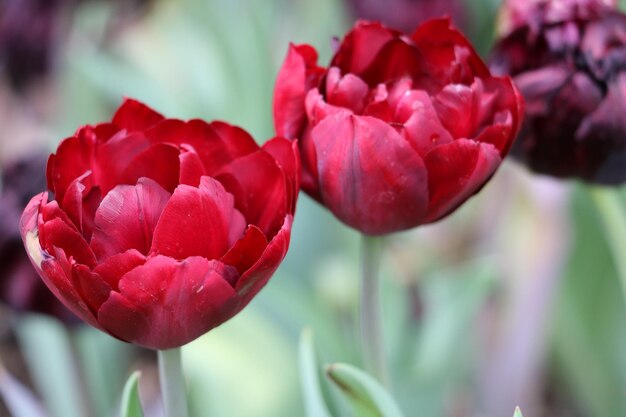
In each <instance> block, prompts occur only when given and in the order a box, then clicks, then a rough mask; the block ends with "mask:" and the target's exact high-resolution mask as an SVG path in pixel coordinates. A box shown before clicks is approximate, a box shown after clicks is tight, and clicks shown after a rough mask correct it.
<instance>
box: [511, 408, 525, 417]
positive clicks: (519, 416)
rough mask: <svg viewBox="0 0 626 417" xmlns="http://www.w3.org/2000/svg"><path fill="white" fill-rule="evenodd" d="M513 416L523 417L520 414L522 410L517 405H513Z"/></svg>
mask: <svg viewBox="0 0 626 417" xmlns="http://www.w3.org/2000/svg"><path fill="white" fill-rule="evenodd" d="M513 417H524V416H523V415H522V410H520V409H519V407H515V414H513Z"/></svg>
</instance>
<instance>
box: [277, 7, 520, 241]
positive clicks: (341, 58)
mask: <svg viewBox="0 0 626 417" xmlns="http://www.w3.org/2000/svg"><path fill="white" fill-rule="evenodd" d="M316 61H317V54H316V51H315V50H314V49H313V48H312V47H311V46H308V45H299V46H295V45H292V46H291V47H290V48H289V52H288V53H287V57H286V59H285V62H284V63H283V66H282V68H281V70H280V72H279V74H278V79H277V81H276V87H275V92H274V122H275V126H276V131H277V132H278V134H279V135H281V136H286V137H288V138H299V139H300V142H299V144H300V153H301V155H302V165H303V177H302V186H303V189H304V190H305V191H306V192H307V193H309V194H310V195H311V196H313V197H314V198H315V199H317V200H318V201H319V202H320V203H322V204H324V205H325V206H326V207H328V208H329V209H330V210H331V211H332V212H333V213H334V214H335V215H336V216H337V217H338V218H339V219H340V220H342V221H343V222H345V223H346V224H348V225H350V226H352V227H354V228H356V229H358V230H360V231H362V232H364V233H367V234H384V233H390V232H394V231H398V230H403V229H408V228H411V227H414V226H417V225H419V224H424V223H429V222H433V221H436V220H438V219H440V218H442V217H444V216H445V215H447V214H449V213H451V212H452V211H453V210H454V209H456V208H457V207H458V206H459V205H460V204H462V203H463V202H464V201H465V200H466V199H467V198H469V197H470V196H472V195H473V194H474V193H476V192H477V191H478V190H479V189H480V188H481V187H482V186H483V185H484V184H485V182H486V181H487V180H488V179H489V178H490V177H491V175H493V173H494V172H495V170H496V168H497V167H498V166H499V165H500V162H501V161H502V158H503V157H504V155H505V154H506V153H507V151H508V149H509V147H510V145H511V143H512V141H513V138H514V137H515V134H516V132H517V130H518V126H519V124H520V114H521V107H522V101H521V98H520V97H519V96H518V94H517V91H516V89H515V87H514V86H513V83H512V81H511V80H510V79H509V78H506V77H505V78H496V77H492V76H491V74H490V73H489V70H488V69H487V67H486V66H485V64H484V63H483V62H482V61H481V59H480V58H479V57H478V55H477V54H476V52H475V51H474V49H473V48H472V46H471V45H470V43H469V42H468V41H467V40H466V39H465V37H463V35H462V34H461V33H460V32H458V31H457V30H455V29H453V28H452V27H451V26H450V22H449V21H448V20H447V19H440V20H432V21H429V22H428V23H425V24H424V25H422V26H421V27H419V28H418V29H417V30H416V31H415V33H413V34H412V35H410V36H409V35H403V34H401V33H399V32H397V31H394V30H391V29H388V28H386V27H385V26H382V25H381V24H379V23H369V22H363V21H362V22H358V23H357V24H356V26H355V27H354V29H352V31H350V32H349V33H348V34H347V35H346V37H345V38H344V39H343V41H342V42H341V44H340V46H339V49H338V50H337V53H336V54H335V56H334V57H333V59H332V61H331V63H330V67H329V68H323V67H319V66H318V65H317V63H316Z"/></svg>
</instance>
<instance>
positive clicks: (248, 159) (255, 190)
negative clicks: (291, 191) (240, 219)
mask: <svg viewBox="0 0 626 417" xmlns="http://www.w3.org/2000/svg"><path fill="white" fill-rule="evenodd" d="M216 178H217V179H218V180H219V181H220V182H221V183H222V184H224V187H225V188H226V190H228V191H229V192H230V193H231V194H233V195H234V196H235V201H236V203H237V209H238V210H239V211H241V213H242V214H243V215H244V217H245V218H246V220H247V222H248V224H254V225H255V226H258V227H259V229H261V230H262V231H263V233H264V234H265V235H266V236H268V237H271V236H274V235H275V234H276V232H278V230H279V229H280V227H281V224H282V221H283V219H284V218H285V214H286V213H287V210H288V209H289V208H290V207H291V206H292V204H291V202H290V201H288V197H289V195H288V193H287V183H286V181H285V175H284V174H283V172H282V170H281V169H280V168H279V167H278V165H277V163H276V161H275V160H274V158H272V156H271V155H270V154H268V153H267V152H265V151H263V150H259V151H257V152H255V153H253V154H250V155H246V156H244V157H242V158H239V159H236V160H234V161H233V162H231V163H230V164H229V165H228V166H226V167H225V168H224V169H223V170H222V171H221V172H220V173H219V174H218V175H217V176H216Z"/></svg>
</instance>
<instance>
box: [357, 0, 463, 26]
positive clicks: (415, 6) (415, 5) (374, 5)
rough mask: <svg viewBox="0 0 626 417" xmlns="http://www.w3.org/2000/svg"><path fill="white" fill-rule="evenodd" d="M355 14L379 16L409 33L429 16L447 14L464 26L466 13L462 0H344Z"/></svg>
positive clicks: (381, 19) (385, 21)
mask: <svg viewBox="0 0 626 417" xmlns="http://www.w3.org/2000/svg"><path fill="white" fill-rule="evenodd" d="M347 3H348V5H349V7H350V9H351V11H352V14H353V15H354V17H355V18H358V19H366V20H378V21H380V22H382V23H384V24H385V25H387V26H389V27H393V28H396V29H398V30H399V31H400V32H404V33H412V32H413V31H414V30H415V28H416V27H417V26H418V25H419V24H420V23H423V22H425V21H426V20H428V19H431V18H435V17H443V16H448V17H450V18H451V19H452V21H453V22H454V24H455V25H456V26H458V27H461V28H463V27H465V24H466V23H467V22H466V20H467V15H466V13H465V7H464V3H463V0H386V1H382V0H347Z"/></svg>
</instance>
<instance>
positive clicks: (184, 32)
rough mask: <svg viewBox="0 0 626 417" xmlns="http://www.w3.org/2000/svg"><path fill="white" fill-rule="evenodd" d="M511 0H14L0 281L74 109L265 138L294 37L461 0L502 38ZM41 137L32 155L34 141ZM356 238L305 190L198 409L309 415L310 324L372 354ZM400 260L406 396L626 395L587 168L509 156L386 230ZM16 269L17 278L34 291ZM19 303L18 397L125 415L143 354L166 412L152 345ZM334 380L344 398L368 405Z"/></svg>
mask: <svg viewBox="0 0 626 417" xmlns="http://www.w3.org/2000/svg"><path fill="white" fill-rule="evenodd" d="M520 1H522V0H520ZM381 5H382V7H381ZM498 6H499V1H498V0H457V1H444V0H422V1H421V2H420V1H418V0H413V1H411V0H393V1H390V0H388V1H386V2H385V1H380V0H379V1H374V0H369V1H367V0H363V1H359V0H351V1H348V0H346V1H342V0H315V1H313V0H211V1H206V0H176V1H175V0H151V1H149V0H143V1H142V0H134V1H132V0H117V1H113V0H111V1H96V0H91V1H87V0H85V1H79V0H47V1H46V0H44V1H36V0H0V168H2V169H4V170H6V169H8V168H11V169H12V171H10V173H9V174H6V175H5V176H4V177H3V184H2V187H3V197H2V198H3V199H2V200H0V202H1V203H2V204H1V205H0V207H2V208H0V227H1V228H2V231H0V233H1V234H0V249H1V250H2V253H0V289H2V291H5V293H7V292H8V290H7V288H8V286H7V284H6V283H5V284H2V283H3V280H5V281H7V280H9V278H11V277H15V276H17V275H19V276H25V277H26V276H28V275H29V274H31V273H32V271H31V270H30V269H29V268H30V267H29V266H28V265H26V266H24V264H22V263H20V262H21V259H22V253H21V250H20V249H15V248H16V246H15V230H16V229H15V228H16V221H17V220H16V216H18V215H19V209H15V207H18V206H20V205H25V202H22V199H23V198H25V197H24V194H26V195H28V194H34V193H35V192H37V190H40V189H41V187H42V185H41V184H42V178H43V174H44V170H43V168H41V165H42V163H41V162H39V165H37V164H38V162H37V161H41V157H40V156H39V157H38V156H37V155H42V154H44V155H45V154H48V153H49V152H51V151H52V150H53V149H54V148H55V147H56V145H57V144H58V142H59V141H60V140H62V139H63V138H65V137H67V136H69V135H71V134H72V133H73V132H74V130H75V129H76V128H77V127H78V126H81V125H83V124H86V123H97V122H99V121H104V120H108V119H109V118H110V117H111V115H112V113H113V111H114V110H115V108H116V107H117V106H118V105H119V104H120V103H121V100H122V98H123V97H124V96H128V97H134V98H137V99H139V100H141V101H144V102H145V103H147V104H149V105H150V106H152V107H153V108H155V109H157V110H158V111H160V112H162V113H163V114H165V115H167V116H168V117H179V118H183V119H189V118H204V119H207V120H214V119H221V120H225V121H228V122H230V123H234V124H238V125H240V126H242V127H244V128H245V129H246V130H248V131H249V132H251V133H252V134H253V136H254V137H255V138H256V139H257V140H258V141H259V142H263V141H265V140H266V139H268V138H271V137H272V135H273V126H272V116H271V101H272V90H273V85H274V77H275V74H276V73H277V69H278V67H279V65H280V64H281V61H282V59H283V57H284V55H285V53H286V51H287V46H288V43H289V42H290V41H291V42H295V43H309V44H311V45H314V46H315V47H316V48H317V49H318V51H319V52H320V62H322V63H326V62H328V60H329V58H330V56H331V54H332V44H333V43H332V39H333V37H334V36H342V35H343V34H344V33H345V32H346V30H347V29H348V28H349V27H350V26H351V25H352V23H353V22H354V19H355V17H356V15H357V14H358V15H360V16H364V17H368V18H379V19H383V20H385V21H386V22H387V23H389V24H390V25H394V26H397V27H402V28H403V29H405V30H410V28H411V27H413V26H416V25H417V24H418V23H419V22H420V20H422V19H423V18H425V17H426V16H428V15H433V16H434V15H439V14H441V13H447V14H449V15H451V16H452V17H453V19H454V21H455V22H456V24H457V25H458V26H460V27H462V28H463V29H464V31H465V32H466V33H467V35H468V36H469V37H470V38H471V39H472V41H473V42H474V44H475V45H476V48H477V50H478V51H479V52H480V53H481V54H482V55H483V57H486V56H487V54H488V52H489V49H490V46H491V43H492V41H493V39H492V36H493V31H494V25H495V19H496V11H497V8H498ZM23 158H27V159H28V160H29V161H30V162H29V164H30V165H29V164H26V163H24V162H22V163H21V164H18V163H17V162H16V161H18V160H22V159H23ZM31 166H35V167H37V166H39V168H34V169H30V168H29V167H31ZM616 193H618V196H619V198H620V199H621V198H622V197H626V196H625V195H624V193H623V192H622V191H621V190H616ZM9 194H10V195H9ZM6 195H9V197H6ZM28 197H30V195H28ZM7 199H8V200H10V201H9V202H10V203H11V204H13V206H11V207H13V208H12V209H7V208H6V205H7V204H8V203H7V201H8V200H7ZM624 207H626V201H624ZM16 213H17V214H16ZM358 243H359V236H358V235H357V233H355V232H354V231H352V230H350V229H348V228H346V227H344V226H343V225H341V224H340V223H339V222H338V221H337V220H335V219H334V218H333V217H332V216H331V215H330V214H329V213H328V212H327V211H325V210H324V209H323V208H321V207H320V206H318V205H317V204H316V203H314V202H313V201H312V200H310V199H309V198H308V197H307V196H306V195H304V194H303V195H301V197H300V200H299V203H298V212H297V216H296V222H295V228H294V233H293V236H292V243H291V249H290V251H289V254H288V256H287V259H286V260H285V262H284V263H283V265H282V267H281V268H280V269H279V271H278V272H277V273H276V275H275V276H274V278H273V279H272V280H271V281H270V283H269V284H268V285H267V287H266V288H265V289H264V290H263V291H262V292H261V294H260V295H259V296H258V297H257V298H256V299H255V300H254V301H253V302H252V303H251V305H250V306H249V307H248V308H247V309H246V310H245V311H244V312H243V313H241V314H240V315H238V316H237V317H235V318H234V319H232V320H231V321H229V322H227V323H225V324H224V325H222V326H221V327H219V328H218V329H215V330H214V331H211V332H210V333H208V334H207V335H205V336H203V337H201V338H200V339H198V340H196V341H195V342H193V343H191V344H190V345H188V346H186V347H185V348H184V349H183V355H184V357H183V360H184V366H185V371H186V374H187V377H188V382H189V387H190V401H191V405H192V411H193V413H194V415H195V416H199V417H200V416H202V417H204V416H207V417H212V416H228V417H294V416H304V415H305V414H304V406H303V400H302V394H301V388H300V383H299V377H298V360H297V356H298V340H299V337H300V333H301V331H302V330H303V329H304V328H310V329H311V330H312V332H313V334H314V338H315V343H316V345H317V347H318V350H319V355H320V362H321V363H323V364H326V363H333V362H347V363H351V364H355V365H357V366H358V365H360V363H361V359H360V348H359V346H358V344H357V343H356V340H357V339H358V338H357V336H358V334H357V333H358V324H357V322H356V317H357V304H358V274H359V271H358V264H359V253H358ZM18 247H19V245H18ZM624 256H626V253H625V254H624ZM20 274H21V275H20ZM382 278H383V287H384V291H383V294H384V300H383V308H384V328H385V336H386V339H385V341H386V345H387V351H388V354H389V358H390V362H391V366H392V375H393V395H394V397H395V398H396V399H397V401H398V403H399V404H400V406H401V407H402V408H403V410H404V411H405V414H406V415H407V416H410V417H501V416H502V417H507V416H510V415H512V413H513V409H514V407H515V406H516V405H520V406H521V407H522V410H523V411H524V415H525V416H527V417H535V416H537V417H543V416H545V417H548V416H549V417H619V416H625V415H626V309H625V308H624V301H623V298H622V297H621V294H622V293H621V289H620V285H619V280H618V276H617V272H616V268H615V262H614V260H613V258H612V256H611V251H610V250H609V247H608V245H607V242H606V239H605V236H604V234H603V229H602V224H601V219H600V216H599V213H598V210H597V207H596V205H594V202H593V199H592V198H591V197H590V193H589V190H588V187H585V186H584V185H582V184H580V183H577V182H575V181H556V180H552V179H550V178H546V177H540V176H536V175H533V174H531V173H529V172H528V171H527V170H526V169H525V168H523V167H521V166H519V165H518V164H516V163H515V162H514V161H510V160H509V161H507V162H505V164H504V166H503V167H502V168H501V169H500V170H499V172H498V173H497V175H496V176H495V177H494V178H493V180H492V181H491V182H490V183H489V184H488V185H487V186H486V187H485V188H484V189H483V190H482V191H481V192H480V193H479V194H478V195H477V196H475V197H474V198H473V199H471V200H470V201H469V202H468V203H467V204H465V205H464V206H463V207H462V208H461V209H460V210H458V211H457V212H456V213H454V214H453V215H452V216H450V217H448V218H447V219H445V220H443V221H441V222H439V223H437V224H434V225H430V226H425V227H420V228H418V229H416V230H413V231H409V232H404V233H399V234H394V235H391V236H388V237H387V239H386V249H385V253H384V259H383V265H382ZM23 279H26V278H23ZM22 282H24V281H22ZM18 287H19V286H18ZM20 288H21V287H19V288H18V290H14V293H18V295H19V294H20V291H24V292H28V290H27V289H23V288H21V290H20ZM18 298H19V297H18ZM45 300H46V294H44V295H42V296H41V299H40V301H38V302H37V306H38V307H39V309H40V310H41V309H43V310H48V309H47V304H46V301H45ZM17 304H19V303H16V302H14V303H13V305H12V306H9V305H7V304H0V416H2V417H5V416H10V414H9V411H8V409H9V408H11V407H7V405H9V403H15V402H16V401H17V402H20V401H21V402H22V403H25V404H26V403H28V404H30V407H31V409H30V412H32V413H33V414H31V415H32V416H34V417H38V416H44V415H47V416H49V417H82V416H86V417H108V416H115V415H116V412H117V408H118V403H119V398H120V394H121V389H122V386H123V383H124V381H125V379H126V377H127V376H128V375H130V373H131V371H133V370H136V369H139V370H141V371H142V377H141V382H140V388H141V396H142V400H143V402H144V405H145V406H146V409H147V415H149V416H159V400H158V383H157V377H156V368H155V356H154V355H153V353H152V352H149V351H143V350H140V349H137V348H135V347H132V346H130V345H127V344H124V343H121V342H119V341H116V340H114V339H112V338H110V337H108V336H106V335H104V334H100V333H98V332H97V331H95V330H93V329H90V328H87V327H86V326H83V325H81V324H79V323H76V322H72V320H71V319H70V320H69V321H65V322H62V321H59V320H57V319H56V318H54V317H53V316H50V315H49V314H34V313H32V312H28V311H25V310H24V308H25V307H29V306H28V305H27V304H28V303H26V302H25V303H24V304H23V305H17ZM17 307H21V308H17ZM48 312H49V311H48ZM60 314H61V316H63V313H60ZM67 323H69V324H67ZM327 394H328V395H329V396H330V397H332V398H334V403H335V406H333V409H332V412H333V415H334V416H337V417H343V416H346V417H347V416H350V415H351V414H350V410H349V408H348V407H347V406H346V405H345V404H343V402H342V400H341V398H339V396H338V395H337V393H336V392H333V391H332V389H329V391H328V392H327ZM37 413H39V414H37ZM15 417H21V416H15Z"/></svg>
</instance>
